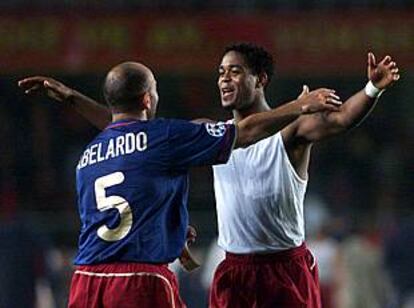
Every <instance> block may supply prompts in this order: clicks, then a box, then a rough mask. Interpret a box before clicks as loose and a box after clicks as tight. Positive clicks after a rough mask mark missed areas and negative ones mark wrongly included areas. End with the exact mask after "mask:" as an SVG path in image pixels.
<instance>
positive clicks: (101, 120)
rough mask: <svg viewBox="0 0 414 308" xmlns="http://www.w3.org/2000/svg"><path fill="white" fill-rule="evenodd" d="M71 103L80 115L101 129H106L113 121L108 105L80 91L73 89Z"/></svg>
mask: <svg viewBox="0 0 414 308" xmlns="http://www.w3.org/2000/svg"><path fill="white" fill-rule="evenodd" d="M70 104H71V106H72V107H73V108H74V109H75V110H76V111H77V112H78V113H79V114H80V115H82V116H83V117H84V118H85V119H86V120H88V121H89V122H90V123H91V124H92V125H94V126H95V127H97V128H99V129H104V128H105V127H106V126H107V125H108V124H109V123H110V122H111V118H112V117H111V112H110V110H109V109H108V108H107V107H105V106H104V105H102V104H100V103H98V102H96V101H95V100H93V99H92V98H90V97H88V96H85V95H83V94H82V93H80V92H78V91H73V95H72V96H71V97H70Z"/></svg>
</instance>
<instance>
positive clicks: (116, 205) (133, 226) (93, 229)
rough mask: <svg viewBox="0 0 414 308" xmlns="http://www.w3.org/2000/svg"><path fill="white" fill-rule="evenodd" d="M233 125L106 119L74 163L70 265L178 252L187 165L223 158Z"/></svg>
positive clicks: (163, 259) (161, 257)
mask: <svg viewBox="0 0 414 308" xmlns="http://www.w3.org/2000/svg"><path fill="white" fill-rule="evenodd" d="M235 132H236V130H235V126H234V125H231V124H194V123H191V122H188V121H182V120H166V119H156V120H151V121H119V122H115V123H112V124H111V125H110V126H108V127H107V128H106V129H105V130H104V131H103V132H101V133H100V134H99V135H98V136H97V137H96V138H95V139H94V140H93V141H92V142H91V143H90V144H89V145H88V146H87V148H86V150H85V151H84V153H83V155H82V156H81V158H80V160H79V163H78V166H77V172H76V181H77V185H76V186H77V193H78V210H79V214H80V219H81V231H80V237H79V251H78V254H77V256H76V259H75V264H79V265H80V264H96V263H110V262H142V263H167V262H171V261H173V260H174V259H176V258H177V257H178V256H179V255H180V254H181V251H182V249H183V247H184V242H185V236H186V229H187V226H188V212H187V203H188V184H189V183H188V170H189V168H190V167H191V166H199V165H212V164H219V163H225V162H226V161H227V159H228V157H229V155H230V153H231V150H232V147H233V143H234V140H235Z"/></svg>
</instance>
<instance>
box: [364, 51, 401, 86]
mask: <svg viewBox="0 0 414 308" xmlns="http://www.w3.org/2000/svg"><path fill="white" fill-rule="evenodd" d="M368 79H369V80H371V81H372V83H373V84H374V86H375V87H377V88H378V89H380V90H383V89H384V90H385V89H387V88H388V87H390V86H391V85H392V84H393V83H394V82H395V81H397V80H398V79H400V74H399V72H398V66H397V63H396V62H395V61H394V60H393V59H392V58H391V57H390V56H385V57H384V58H383V59H382V60H381V61H380V62H379V63H377V62H376V60H375V55H374V54H373V53H372V52H369V53H368Z"/></svg>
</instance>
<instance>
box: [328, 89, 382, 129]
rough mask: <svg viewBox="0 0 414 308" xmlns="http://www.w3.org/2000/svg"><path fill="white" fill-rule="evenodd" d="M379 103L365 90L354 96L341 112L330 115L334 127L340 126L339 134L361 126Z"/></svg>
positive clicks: (343, 106) (347, 101) (342, 107)
mask: <svg viewBox="0 0 414 308" xmlns="http://www.w3.org/2000/svg"><path fill="white" fill-rule="evenodd" d="M377 101H378V98H370V97H368V96H367V95H366V94H365V92H364V90H361V91H359V92H357V93H356V94H354V95H352V96H351V97H350V98H349V99H348V100H346V101H345V103H344V104H343V105H342V106H341V108H340V112H336V113H330V114H329V115H328V117H333V118H334V120H333V123H334V125H337V126H338V132H341V131H344V130H348V129H350V128H353V127H355V126H358V125H359V124H361V123H362V122H363V121H364V119H366V117H367V116H368V115H369V114H370V113H371V111H372V110H373V109H374V107H375V106H376V104H377Z"/></svg>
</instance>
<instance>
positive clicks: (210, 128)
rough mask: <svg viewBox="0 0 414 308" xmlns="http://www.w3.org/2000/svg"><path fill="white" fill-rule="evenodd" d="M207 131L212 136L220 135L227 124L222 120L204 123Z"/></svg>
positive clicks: (224, 130) (223, 132) (224, 131)
mask: <svg viewBox="0 0 414 308" xmlns="http://www.w3.org/2000/svg"><path fill="white" fill-rule="evenodd" d="M205 126H206V130H207V132H208V133H209V134H210V135H211V136H213V137H221V136H223V135H224V134H225V133H226V130H227V126H226V124H225V123H223V122H218V123H206V124H205Z"/></svg>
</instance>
